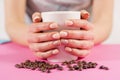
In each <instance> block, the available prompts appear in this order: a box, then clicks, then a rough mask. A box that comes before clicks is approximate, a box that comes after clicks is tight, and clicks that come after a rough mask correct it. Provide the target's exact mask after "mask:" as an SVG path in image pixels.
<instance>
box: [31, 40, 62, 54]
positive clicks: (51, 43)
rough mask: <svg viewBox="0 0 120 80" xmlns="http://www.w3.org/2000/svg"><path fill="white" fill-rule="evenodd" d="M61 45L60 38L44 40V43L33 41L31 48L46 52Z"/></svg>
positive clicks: (35, 50)
mask: <svg viewBox="0 0 120 80" xmlns="http://www.w3.org/2000/svg"><path fill="white" fill-rule="evenodd" d="M59 45H60V40H56V41H49V42H42V43H31V45H30V47H29V48H30V49H31V50H32V51H34V52H39V51H40V52H45V51H48V50H51V49H55V48H57V46H59Z"/></svg>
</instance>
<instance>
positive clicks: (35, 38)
mask: <svg viewBox="0 0 120 80" xmlns="http://www.w3.org/2000/svg"><path fill="white" fill-rule="evenodd" d="M58 39H60V34H59V33H58V32H48V33H36V34H32V33H31V34H29V37H28V42H29V43H40V42H46V41H53V40H58Z"/></svg>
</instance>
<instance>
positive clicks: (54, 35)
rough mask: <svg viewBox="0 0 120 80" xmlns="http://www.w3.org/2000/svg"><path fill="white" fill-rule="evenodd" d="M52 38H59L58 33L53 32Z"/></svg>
mask: <svg viewBox="0 0 120 80" xmlns="http://www.w3.org/2000/svg"><path fill="white" fill-rule="evenodd" d="M52 37H53V38H54V39H59V38H60V35H59V34H58V33H56V34H53V36H52Z"/></svg>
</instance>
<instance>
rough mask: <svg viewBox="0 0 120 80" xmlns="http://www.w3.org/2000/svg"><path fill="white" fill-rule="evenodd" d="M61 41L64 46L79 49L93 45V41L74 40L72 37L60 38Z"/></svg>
mask: <svg viewBox="0 0 120 80" xmlns="http://www.w3.org/2000/svg"><path fill="white" fill-rule="evenodd" d="M61 43H62V44H63V45H65V46H66V47H71V48H79V49H91V48H92V47H93V45H94V43H93V41H90V40H89V41H84V40H74V39H62V40H61Z"/></svg>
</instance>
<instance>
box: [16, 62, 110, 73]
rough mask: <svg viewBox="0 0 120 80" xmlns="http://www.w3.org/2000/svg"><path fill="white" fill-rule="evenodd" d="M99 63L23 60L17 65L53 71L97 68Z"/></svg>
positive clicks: (42, 70)
mask: <svg viewBox="0 0 120 80" xmlns="http://www.w3.org/2000/svg"><path fill="white" fill-rule="evenodd" d="M97 65H98V64H97V63H95V62H87V61H75V60H71V61H65V62H62V63H61V65H59V64H50V63H48V62H45V61H37V60H35V61H30V60H26V61H25V62H22V63H20V64H16V65H15V67H16V68H25V69H31V70H38V71H41V72H45V73H51V70H54V69H56V70H59V71H62V70H64V67H66V68H68V71H74V70H77V71H82V70H84V69H91V68H96V66H97ZM99 69H103V70H109V68H108V67H105V66H103V65H102V66H100V67H99Z"/></svg>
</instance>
